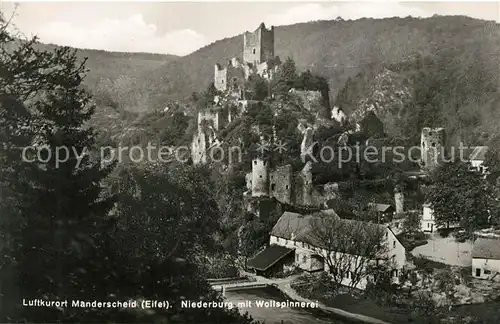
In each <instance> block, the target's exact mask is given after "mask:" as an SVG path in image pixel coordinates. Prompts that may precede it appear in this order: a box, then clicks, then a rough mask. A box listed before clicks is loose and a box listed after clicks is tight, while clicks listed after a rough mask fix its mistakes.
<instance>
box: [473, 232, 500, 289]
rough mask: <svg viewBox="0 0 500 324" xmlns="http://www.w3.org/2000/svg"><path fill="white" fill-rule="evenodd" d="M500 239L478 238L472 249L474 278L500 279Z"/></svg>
mask: <svg viewBox="0 0 500 324" xmlns="http://www.w3.org/2000/svg"><path fill="white" fill-rule="evenodd" d="M499 273H500V239H499V238H483V237H480V238H478V239H477V240H476V241H475V242H474V245H473V248H472V276H473V277H474V278H478V279H487V280H493V279H500V274H499Z"/></svg>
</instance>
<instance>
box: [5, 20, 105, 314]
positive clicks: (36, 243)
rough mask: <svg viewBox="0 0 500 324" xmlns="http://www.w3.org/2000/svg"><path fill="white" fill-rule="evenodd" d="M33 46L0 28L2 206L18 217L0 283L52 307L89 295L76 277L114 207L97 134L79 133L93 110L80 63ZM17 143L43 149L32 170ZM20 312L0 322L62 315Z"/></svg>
mask: <svg viewBox="0 0 500 324" xmlns="http://www.w3.org/2000/svg"><path fill="white" fill-rule="evenodd" d="M35 41H36V39H35V40H30V41H26V42H22V43H21V44H20V45H18V46H13V45H14V44H15V43H18V42H17V40H16V39H14V38H13V37H11V36H10V35H9V34H8V33H7V32H6V28H5V26H2V28H0V42H2V50H1V51H0V69H1V70H2V73H1V77H0V82H1V83H2V84H5V85H6V86H5V87H4V86H2V90H1V92H0V101H1V104H0V106H1V107H2V115H3V116H4V117H5V118H2V120H1V123H2V126H6V127H7V129H6V128H4V127H2V128H3V129H4V130H6V132H5V134H4V135H5V136H3V139H2V141H3V143H5V145H0V146H2V147H3V148H5V151H4V152H3V153H5V154H4V155H3V156H5V157H7V159H6V160H5V161H3V162H4V163H5V164H6V165H4V166H10V167H12V168H8V167H7V168H4V169H3V171H6V172H5V173H4V175H5V176H6V179H9V180H8V181H9V182H10V185H11V188H12V193H13V196H12V200H11V201H9V203H8V204H6V205H4V206H3V207H4V208H5V209H6V210H8V211H10V214H11V215H12V216H14V215H15V216H16V217H15V222H11V223H10V224H8V225H9V226H7V228H4V230H5V231H8V232H10V233H11V235H10V239H11V240H12V241H11V242H10V243H11V244H12V245H11V247H12V250H11V251H9V252H10V255H11V256H12V258H13V260H11V262H10V264H9V265H10V266H12V267H13V269H14V271H13V277H11V278H5V277H3V276H2V281H3V280H12V281H14V282H15V283H16V284H17V286H18V287H17V288H18V293H19V295H21V296H23V297H25V298H28V299H34V298H40V296H47V298H49V299H52V300H56V299H57V298H60V296H70V295H74V294H75V293H76V291H86V292H87V293H88V292H89V290H90V289H91V287H86V288H84V285H82V283H79V282H78V281H75V279H74V278H75V276H76V274H77V273H78V272H79V271H81V269H82V266H83V264H84V262H85V261H89V260H88V255H89V254H92V251H94V250H95V249H99V248H103V244H104V240H105V237H106V231H107V229H108V228H109V226H111V223H110V221H111V220H110V219H109V217H108V213H109V211H110V208H111V206H112V203H113V201H112V199H110V198H106V199H103V196H102V192H101V187H100V184H101V180H103V179H104V178H105V177H106V176H107V175H108V174H109V172H110V171H111V168H112V165H111V166H109V167H106V168H102V166H101V161H100V159H99V156H98V155H97V158H96V157H95V156H93V155H91V153H92V151H94V150H95V147H94V143H95V131H94V130H93V129H92V128H84V127H83V125H84V124H85V123H86V122H87V121H88V120H89V119H90V117H91V116H92V114H93V112H94V109H95V106H94V105H93V104H92V100H91V98H90V96H89V95H88V93H86V91H85V90H84V89H83V88H82V86H81V84H82V80H83V76H84V74H85V67H84V62H83V63H80V62H78V60H77V57H76V53H75V52H74V51H72V50H70V49H69V48H56V49H55V50H54V51H53V52H46V51H38V50H36V49H35ZM18 44H19V43H18ZM12 108H15V109H16V111H14V110H12ZM28 121H29V122H30V123H29V124H27V123H26V122H28ZM19 139H23V142H24V143H21V142H19V141H18V140H19ZM20 144H24V145H26V146H25V147H31V148H33V149H40V148H41V147H43V148H44V150H43V151H39V152H41V154H40V155H39V156H38V159H36V158H34V156H33V155H31V156H28V157H27V158H33V160H32V161H33V162H31V163H30V162H27V161H26V159H24V160H23V159H21V156H20V152H21V151H22V149H23V147H22V146H20ZM94 152H95V151H94ZM16 153H17V156H15V155H16ZM56 154H60V156H59V158H60V159H63V161H62V162H61V161H58V160H56V159H57V156H56ZM14 158H15V159H14ZM44 161H47V162H44ZM12 172H15V173H16V174H17V176H16V177H15V178H14V177H13V176H14V174H13V173H12ZM9 173H10V174H9ZM96 228H99V229H100V231H96V230H95V229H96ZM90 267H91V266H90ZM12 293H14V292H12V291H11V292H8V293H6V294H4V295H3V301H2V304H4V305H9V304H10V305H12V303H15V304H17V299H15V300H14V299H13V298H12ZM9 297H10V298H9ZM18 307H19V305H17V307H16V306H14V307H9V308H8V312H6V313H4V314H5V316H7V317H5V318H4V320H5V319H7V318H10V320H18V319H20V318H25V319H27V320H34V319H35V318H36V319H37V320H44V319H45V320H49V319H51V320H52V321H53V320H54V319H57V318H59V319H61V316H62V313H61V312H59V311H58V310H56V309H49V310H41V309H35V308H29V307H24V308H18ZM10 320H9V321H10Z"/></svg>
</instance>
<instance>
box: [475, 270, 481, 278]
mask: <svg viewBox="0 0 500 324" xmlns="http://www.w3.org/2000/svg"><path fill="white" fill-rule="evenodd" d="M476 277H481V269H479V268H477V269H476Z"/></svg>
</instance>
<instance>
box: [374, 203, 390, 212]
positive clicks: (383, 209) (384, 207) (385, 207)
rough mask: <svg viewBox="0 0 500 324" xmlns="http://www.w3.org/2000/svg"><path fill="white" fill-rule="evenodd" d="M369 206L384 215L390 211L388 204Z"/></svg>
mask: <svg viewBox="0 0 500 324" xmlns="http://www.w3.org/2000/svg"><path fill="white" fill-rule="evenodd" d="M370 205H371V206H374V207H375V209H376V210H377V211H379V212H382V213H386V212H388V211H390V210H391V209H392V206H391V205H388V204H370Z"/></svg>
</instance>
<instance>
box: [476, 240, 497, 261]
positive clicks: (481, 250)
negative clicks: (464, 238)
mask: <svg viewBox="0 0 500 324" xmlns="http://www.w3.org/2000/svg"><path fill="white" fill-rule="evenodd" d="M472 257H473V258H479V259H495V260H500V240H499V239H489V238H478V239H477V240H476V241H475V242H474V247H473V248H472Z"/></svg>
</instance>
